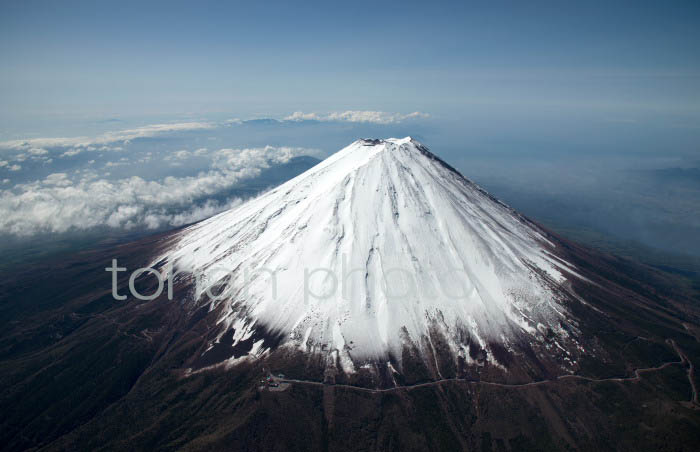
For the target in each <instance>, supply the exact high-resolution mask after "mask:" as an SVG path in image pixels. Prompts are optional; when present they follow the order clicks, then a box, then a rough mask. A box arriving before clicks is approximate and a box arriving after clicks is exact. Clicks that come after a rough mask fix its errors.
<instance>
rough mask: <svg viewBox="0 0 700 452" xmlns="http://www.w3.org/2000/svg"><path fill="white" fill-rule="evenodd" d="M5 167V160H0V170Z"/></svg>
mask: <svg viewBox="0 0 700 452" xmlns="http://www.w3.org/2000/svg"><path fill="white" fill-rule="evenodd" d="M5 166H7V161H6V160H0V168H3V167H5Z"/></svg>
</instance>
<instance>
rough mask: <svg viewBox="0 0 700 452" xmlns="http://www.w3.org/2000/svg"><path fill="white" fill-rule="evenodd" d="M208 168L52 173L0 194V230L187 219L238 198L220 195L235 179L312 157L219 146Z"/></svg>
mask: <svg viewBox="0 0 700 452" xmlns="http://www.w3.org/2000/svg"><path fill="white" fill-rule="evenodd" d="M211 154H212V163H211V167H210V168H209V170H207V171H203V172H200V173H199V174H197V175H195V176H186V177H166V178H164V179H162V180H157V181H148V180H145V179H143V178H140V177H136V176H133V177H129V178H124V179H118V180H107V179H104V177H106V176H107V175H108V173H104V174H101V175H99V174H98V173H96V172H95V171H93V170H83V172H81V173H74V175H73V177H74V179H71V178H70V177H69V176H68V174H66V173H54V174H51V175H49V176H47V177H46V178H45V179H43V180H38V181H34V182H31V183H27V184H19V185H16V186H15V188H14V190H5V191H2V192H0V231H2V232H4V233H11V234H15V235H31V234H33V233H36V232H39V231H48V232H64V231H68V230H71V229H78V230H84V229H90V228H93V227H97V226H104V225H106V226H110V227H114V228H131V227H134V226H145V227H150V228H156V227H159V226H162V225H172V226H177V225H181V224H185V223H191V222H193V221H197V220H200V219H203V218H206V217H208V216H211V215H213V214H215V213H217V212H220V211H222V210H225V209H227V208H228V207H229V206H231V205H232V203H236V202H239V200H237V199H227V200H226V201H222V202H216V201H212V200H211V198H212V197H219V198H221V197H225V193H227V191H228V190H230V189H232V188H233V187H235V186H236V185H237V184H238V183H239V182H241V181H243V180H245V179H249V178H253V177H256V176H258V175H259V174H260V173H261V171H262V170H263V169H265V168H269V167H270V166H272V165H275V164H281V163H285V162H288V161H289V160H290V159H291V158H293V157H295V156H298V155H315V154H317V151H311V150H308V149H303V148H288V147H271V146H267V147H264V148H253V149H220V150H218V151H215V152H212V153H211Z"/></svg>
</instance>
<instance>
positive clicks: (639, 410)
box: [0, 236, 700, 451]
mask: <svg viewBox="0 0 700 452" xmlns="http://www.w3.org/2000/svg"><path fill="white" fill-rule="evenodd" d="M167 239H168V236H156V237H152V238H149V239H146V240H142V241H140V242H137V243H133V244H129V245H124V246H120V247H117V248H112V249H97V250H94V251H91V252H86V253H81V254H79V255H75V256H73V257H72V258H71V259H70V260H66V261H60V262H53V263H49V264H46V265H44V266H43V267H35V268H32V269H28V270H26V271H23V270H16V271H14V272H12V273H5V274H4V276H3V277H2V280H1V281H0V310H1V312H2V317H0V322H1V323H2V327H3V328H2V332H1V333H0V384H1V385H2V393H1V396H0V406H1V407H2V414H1V416H0V444H2V445H3V446H2V448H3V449H4V450H25V449H36V448H42V449H43V450H99V449H103V450H114V449H128V450H146V449H148V450H152V449H159V450H165V449H186V450H251V451H252V450H256V451H257V450H260V451H263V450H265V451H267V450H319V451H321V450H333V451H336V450H337V451H340V450H378V451H386V450H397V451H406V450H484V451H486V450H517V451H521V450H630V451H632V450H635V451H638V450H698V449H699V448H700V411H698V409H697V406H696V405H695V404H693V403H691V401H692V399H693V397H694V395H693V387H692V386H691V384H690V383H691V381H694V380H693V379H692V378H694V377H693V376H692V375H690V377H691V378H689V373H692V372H690V371H691V367H690V366H691V363H698V362H700V342H698V338H699V337H700V327H699V325H700V320H699V318H700V317H699V316H698V306H697V300H691V299H689V298H687V297H686V296H685V295H684V294H683V293H681V292H679V290H678V289H676V288H675V287H674V284H673V280H671V279H668V277H666V276H665V275H664V274H661V273H659V272H656V271H653V270H650V269H648V268H645V267H642V266H639V265H636V264H634V263H632V262H628V261H624V260H621V259H617V258H615V257H611V256H605V255H600V254H597V253H593V252H591V251H588V250H586V249H584V248H582V247H580V246H577V245H575V244H572V243H570V242H568V241H566V240H562V239H559V238H556V237H554V236H553V237H552V239H553V240H555V241H556V243H557V246H558V248H559V249H561V250H562V253H563V254H564V255H565V257H566V258H567V259H568V260H570V261H571V262H573V263H574V264H575V265H576V266H577V268H578V269H579V270H581V271H582V272H583V274H584V276H586V277H587V278H589V279H590V280H591V281H592V282H593V284H588V283H584V282H581V281H578V282H575V283H574V287H573V290H574V291H575V292H576V293H577V294H579V295H580V296H581V297H582V298H583V299H585V300H586V301H587V303H588V304H589V305H585V304H582V303H572V304H571V305H570V306H569V309H571V311H572V312H573V313H574V314H575V316H576V317H577V318H578V319H579V321H580V325H581V331H582V333H583V334H585V335H586V337H587V339H588V340H589V341H591V342H594V343H597V344H599V347H598V349H599V350H604V351H605V353H603V354H597V355H591V356H590V357H588V359H585V360H583V362H581V363H580V364H581V368H580V372H578V374H577V375H579V376H580V377H581V378H563V379H557V378H556V375H550V376H549V377H547V378H550V379H551V380H547V379H543V378H542V377H538V378H532V379H531V381H530V383H536V384H527V382H520V383H509V382H507V381H506V382H504V381H502V380H501V381H500V384H492V383H489V382H492V381H494V380H491V379H490V377H491V375H496V374H493V373H492V372H491V371H490V369H489V364H488V363H487V362H486V363H484V364H483V366H481V367H479V368H478V369H472V370H469V371H466V370H464V369H461V370H460V369H459V368H456V367H455V366H451V365H450V364H449V363H448V362H447V360H442V359H441V358H440V351H439V350H440V348H439V346H438V347H436V350H437V352H436V355H437V356H435V358H436V359H435V360H434V361H433V363H437V364H430V363H425V362H423V361H421V360H412V359H411V358H412V356H411V353H410V350H407V351H406V353H405V354H404V357H403V358H404V360H405V361H404V365H405V367H404V372H403V374H402V375H398V376H394V377H398V378H399V379H398V380H397V381H396V383H395V384H396V385H397V386H398V387H395V388H391V389H389V390H383V391H377V390H375V389H371V388H377V387H385V388H387V382H386V381H375V380H376V379H377V378H391V377H392V376H381V375H380V376H377V375H376V374H372V373H367V374H362V372H360V375H358V376H356V377H354V379H352V380H350V379H348V378H347V377H345V376H344V375H336V376H335V383H336V384H335V385H333V384H322V383H321V382H323V380H324V375H323V370H322V369H324V365H323V363H318V362H315V361H314V359H309V358H306V357H304V356H300V355H294V356H289V355H286V354H274V353H273V355H272V356H271V357H270V358H269V359H268V360H267V361H265V362H243V363H242V364H240V365H238V366H236V367H234V368H232V369H228V370H224V369H221V368H218V369H217V368H215V369H212V370H204V371H202V372H199V373H196V374H193V375H190V376H184V375H185V372H184V369H186V368H193V367H195V368H196V367H201V366H202V365H206V362H202V361H201V360H205V359H206V358H205V356H206V354H205V353H203V352H204V348H203V347H205V345H206V343H207V340H208V339H210V338H211V337H212V335H214V334H216V328H215V327H214V325H213V321H214V319H215V318H216V313H215V312H214V313H208V312H206V310H199V311H194V312H192V311H191V309H192V308H191V306H192V305H191V304H188V303H183V302H182V301H183V300H182V299H175V300H173V301H168V300H167V299H165V297H161V298H159V299H157V300H154V301H151V302H145V301H138V300H134V299H128V300H125V301H115V300H113V299H112V297H111V294H110V285H109V278H110V275H109V274H108V273H107V272H105V271H104V268H105V267H107V266H108V265H109V264H110V261H111V259H112V258H113V257H117V258H119V261H120V264H122V265H124V266H126V267H128V268H129V269H134V268H137V267H141V266H143V265H144V264H146V263H147V262H149V258H150V256H152V255H154V254H155V252H156V251H157V250H158V249H160V248H161V247H162V246H163V245H164V244H165V242H167ZM126 284H127V281H126V280H125V279H124V278H122V280H120V285H121V287H122V289H121V291H122V293H124V292H125V290H124V287H125V285H126ZM149 284H150V285H151V286H152V284H153V282H152V281H149V280H148V279H147V278H143V280H142V281H139V282H138V283H137V286H138V287H142V288H143V289H144V291H145V290H146V287H147V286H149ZM181 289H182V290H183V291H184V288H181ZM176 293H177V294H181V293H182V291H177V289H176ZM257 334H260V335H261V336H260V337H263V338H265V340H266V341H269V344H272V345H274V343H275V341H276V340H278V339H279V338H276V337H275V336H274V335H270V334H266V333H265V332H259V333H257ZM222 342H223V344H222V349H221V350H219V351H217V353H224V354H226V353H234V354H235V353H239V352H242V351H240V350H238V351H236V350H234V351H233V352H232V351H230V350H226V349H225V341H222ZM215 358H217V357H215ZM213 361H217V359H214V360H213ZM436 366H437V367H439V369H436V368H435V367H436ZM513 366H516V367H517V363H513ZM263 367H265V368H266V369H265V370H263ZM270 368H271V369H272V370H274V371H276V372H277V371H284V372H285V373H286V374H287V375H288V377H287V378H289V379H295V378H296V379H302V380H304V382H291V383H282V385H281V386H280V387H278V388H273V389H266V390H262V391H261V390H259V388H258V386H259V380H260V379H261V377H263V376H264V375H266V372H267V370H269V369H270ZM638 369H647V370H638ZM438 370H439V372H437V371H438ZM438 374H440V375H442V379H441V378H439V377H438V376H437V375H438ZM325 378H326V379H327V380H328V379H329V376H328V375H326V376H325ZM330 380H331V381H332V380H333V376H331V377H330ZM479 380H480V381H479ZM424 383H427V384H424ZM343 384H347V386H346V385H343ZM392 384H394V383H393V382H392ZM352 385H360V386H364V387H365V389H361V388H356V387H353V386H352ZM367 388H369V389H367ZM695 397H697V396H695Z"/></svg>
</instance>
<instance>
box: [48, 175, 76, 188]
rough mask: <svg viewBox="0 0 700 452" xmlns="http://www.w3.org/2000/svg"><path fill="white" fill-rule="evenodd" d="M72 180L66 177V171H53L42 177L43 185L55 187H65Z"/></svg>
mask: <svg viewBox="0 0 700 452" xmlns="http://www.w3.org/2000/svg"><path fill="white" fill-rule="evenodd" d="M71 184H72V182H71V181H70V179H68V175H67V174H66V173H53V174H49V175H48V176H46V178H45V179H44V185H52V186H56V187H67V186H69V185H71Z"/></svg>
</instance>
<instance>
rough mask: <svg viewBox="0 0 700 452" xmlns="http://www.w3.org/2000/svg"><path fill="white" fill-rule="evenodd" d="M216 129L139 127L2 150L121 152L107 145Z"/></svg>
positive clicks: (5, 145) (15, 143)
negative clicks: (47, 149) (81, 149)
mask: <svg viewBox="0 0 700 452" xmlns="http://www.w3.org/2000/svg"><path fill="white" fill-rule="evenodd" d="M215 127H216V124H213V123H209V122H181V123H173V124H153V125H150V126H144V127H137V128H134V129H126V130H120V131H116V132H106V133H103V134H102V135H99V136H97V137H92V138H91V137H73V138H32V139H28V140H11V141H4V142H0V149H14V150H25V149H27V150H29V149H32V148H37V149H38V148H84V149H85V150H96V149H97V150H121V149H122V148H121V147H109V146H106V145H109V144H111V143H118V142H124V143H128V142H129V141H131V140H135V139H137V138H147V137H154V136H157V135H163V134H167V133H173V132H185V131H192V130H204V129H213V128H215ZM97 146H100V147H97ZM74 150H75V149H74ZM69 155H70V154H69ZM72 155H75V154H72Z"/></svg>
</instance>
